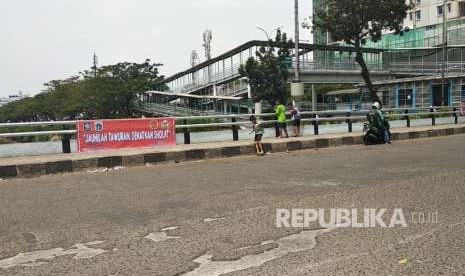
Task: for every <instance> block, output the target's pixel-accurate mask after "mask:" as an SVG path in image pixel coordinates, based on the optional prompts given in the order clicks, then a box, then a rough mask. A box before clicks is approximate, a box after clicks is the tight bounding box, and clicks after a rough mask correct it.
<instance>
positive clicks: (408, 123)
mask: <svg viewBox="0 0 465 276" xmlns="http://www.w3.org/2000/svg"><path fill="white" fill-rule="evenodd" d="M405 119H406V120H407V127H410V116H409V115H408V109H406V110H405Z"/></svg>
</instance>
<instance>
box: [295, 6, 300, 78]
mask: <svg viewBox="0 0 465 276" xmlns="http://www.w3.org/2000/svg"><path fill="white" fill-rule="evenodd" d="M294 27H295V38H294V39H295V70H294V71H295V76H294V77H295V79H294V81H295V82H299V81H300V59H299V39H300V36H299V0H294Z"/></svg>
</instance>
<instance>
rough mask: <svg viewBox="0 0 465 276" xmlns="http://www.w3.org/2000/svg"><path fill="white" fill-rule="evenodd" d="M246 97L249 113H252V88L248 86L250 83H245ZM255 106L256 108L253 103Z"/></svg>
mask: <svg viewBox="0 0 465 276" xmlns="http://www.w3.org/2000/svg"><path fill="white" fill-rule="evenodd" d="M247 99H248V100H249V102H248V106H249V110H248V112H249V114H252V112H253V110H252V105H251V102H252V88H251V87H250V84H247ZM255 108H256V105H255Z"/></svg>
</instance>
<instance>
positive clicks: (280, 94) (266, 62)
mask: <svg viewBox="0 0 465 276" xmlns="http://www.w3.org/2000/svg"><path fill="white" fill-rule="evenodd" d="M292 47H293V43H292V40H288V39H287V35H286V33H281V31H280V30H278V31H277V33H276V38H275V40H274V41H273V40H271V39H270V40H268V42H267V44H266V45H263V46H261V47H260V48H259V49H258V50H257V52H256V53H255V54H256V58H253V57H251V58H249V59H248V60H247V61H246V63H245V65H241V67H240V68H239V73H240V75H241V76H242V77H246V78H247V82H248V84H249V85H250V88H251V90H252V100H253V101H254V102H260V101H262V100H265V101H267V102H268V103H270V104H274V102H275V101H276V100H280V101H281V102H284V100H286V99H287V98H288V94H289V91H288V90H289V88H288V82H287V81H288V79H289V66H288V63H289V60H291V59H292V55H291V52H292Z"/></svg>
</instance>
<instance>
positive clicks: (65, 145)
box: [61, 125, 71, 153]
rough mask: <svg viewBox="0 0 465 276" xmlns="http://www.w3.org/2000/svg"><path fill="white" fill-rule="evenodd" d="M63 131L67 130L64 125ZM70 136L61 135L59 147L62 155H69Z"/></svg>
mask: <svg viewBox="0 0 465 276" xmlns="http://www.w3.org/2000/svg"><path fill="white" fill-rule="evenodd" d="M63 129H64V130H66V129H68V128H67V127H66V125H63ZM70 140H71V135H69V134H63V136H62V137H61V147H62V149H63V153H71V143H70Z"/></svg>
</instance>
